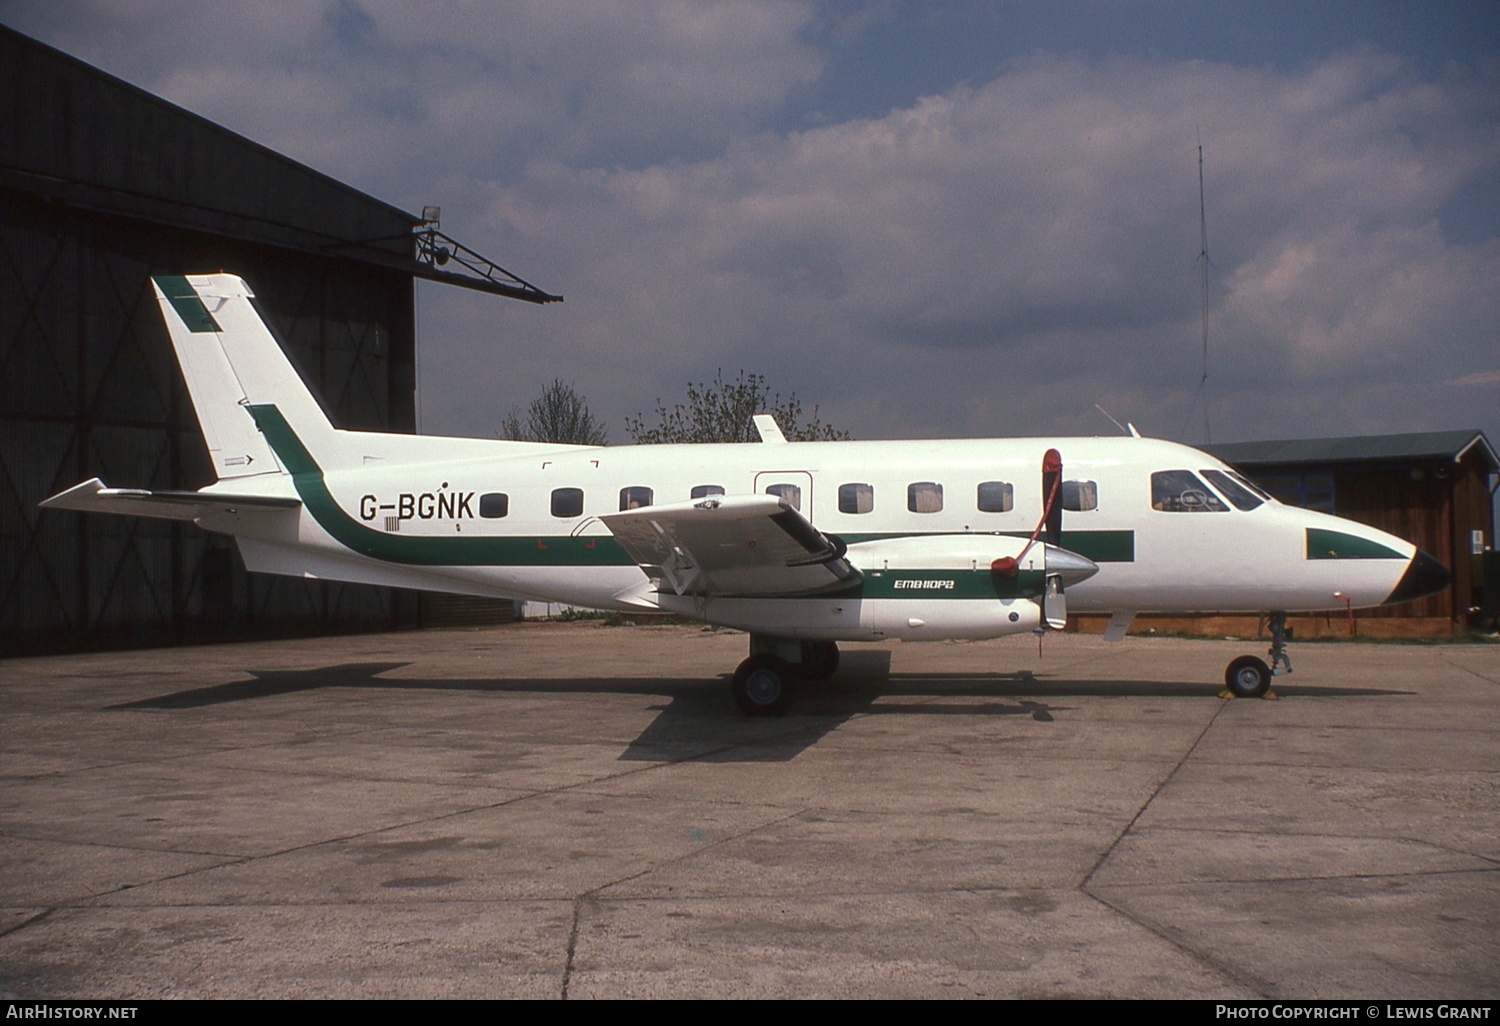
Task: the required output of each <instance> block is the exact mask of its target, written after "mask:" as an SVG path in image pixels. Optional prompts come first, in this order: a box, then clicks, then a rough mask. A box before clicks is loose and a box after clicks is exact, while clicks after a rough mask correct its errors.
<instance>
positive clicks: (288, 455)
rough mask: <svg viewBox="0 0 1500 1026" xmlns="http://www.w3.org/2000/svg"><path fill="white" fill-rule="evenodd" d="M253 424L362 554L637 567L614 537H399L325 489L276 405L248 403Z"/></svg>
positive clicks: (320, 514) (312, 508)
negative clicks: (354, 514)
mask: <svg viewBox="0 0 1500 1026" xmlns="http://www.w3.org/2000/svg"><path fill="white" fill-rule="evenodd" d="M248 409H249V410H250V416H252V417H254V418H255V426H256V427H258V428H260V430H261V433H262V434H264V435H265V436H266V442H267V443H268V444H269V445H270V446H271V451H272V452H274V453H275V454H276V458H277V459H279V460H280V461H281V463H282V466H284V467H286V469H287V471H288V472H289V473H290V474H291V475H292V486H293V487H294V488H296V489H297V494H298V495H299V496H300V497H301V498H302V502H303V504H304V505H305V506H306V507H307V511H308V512H309V513H311V514H312V516H313V519H314V520H316V521H317V522H318V525H319V526H320V527H322V528H323V530H325V531H327V532H328V533H329V534H330V535H332V536H333V538H334V539H335V540H336V541H338V542H339V543H340V544H342V545H344V546H346V547H348V548H349V549H351V550H353V551H354V552H358V553H359V554H360V555H362V556H369V557H371V558H372V559H383V560H385V561H386V562H388V563H404V564H408V565H411V566H635V560H633V559H631V558H630V556H629V555H627V554H626V552H625V550H624V549H623V548H621V547H620V545H619V543H618V542H616V541H615V540H614V538H612V537H594V538H569V537H566V536H564V537H555V536H553V537H536V536H533V537H523V538H493V537H491V538H464V537H454V538H433V537H431V536H428V537H411V536H407V537H402V536H401V535H399V534H388V533H386V532H383V531H376V530H374V529H372V528H369V527H366V526H365V525H364V524H361V523H360V522H359V521H357V520H355V519H354V518H353V517H351V516H350V515H349V514H348V513H346V512H344V509H343V507H342V506H340V505H339V504H338V501H337V500H335V499H334V497H333V495H332V494H331V493H330V492H329V491H328V485H327V484H326V483H325V482H324V480H323V470H322V468H321V467H319V466H318V464H317V461H316V460H314V459H313V457H312V454H311V453H309V452H308V451H307V447H306V446H304V445H303V444H302V440H301V439H299V438H298V437H297V434H296V432H294V431H293V430H292V427H291V425H290V424H288V423H287V422H286V418H285V417H283V416H282V414H281V411H280V410H278V409H277V408H276V407H275V406H271V405H264V406H250V407H248Z"/></svg>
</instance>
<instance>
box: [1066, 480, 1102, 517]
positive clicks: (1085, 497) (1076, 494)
mask: <svg viewBox="0 0 1500 1026" xmlns="http://www.w3.org/2000/svg"><path fill="white" fill-rule="evenodd" d="M1058 491H1059V492H1060V493H1061V494H1060V495H1059V496H1058V497H1059V498H1060V499H1061V500H1062V508H1063V509H1071V510H1074V511H1075V512H1082V511H1083V510H1089V509H1098V508H1099V484H1098V482H1096V481H1064V482H1063V483H1062V487H1061V488H1060V489H1058Z"/></svg>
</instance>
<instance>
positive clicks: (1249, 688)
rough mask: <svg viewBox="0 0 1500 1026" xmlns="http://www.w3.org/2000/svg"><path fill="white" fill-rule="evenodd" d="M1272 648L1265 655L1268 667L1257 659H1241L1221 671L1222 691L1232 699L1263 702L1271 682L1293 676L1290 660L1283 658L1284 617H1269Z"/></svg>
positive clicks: (1284, 651)
mask: <svg viewBox="0 0 1500 1026" xmlns="http://www.w3.org/2000/svg"><path fill="white" fill-rule="evenodd" d="M1270 627H1271V648H1270V651H1268V652H1267V653H1266V654H1267V655H1269V656H1270V657H1271V662H1270V665H1267V664H1266V661H1265V660H1264V659H1260V658H1257V657H1256V656H1249V655H1247V656H1240V657H1239V658H1238V659H1235V660H1234V661H1232V662H1231V663H1230V664H1229V666H1228V668H1227V669H1226V670H1225V671H1224V687H1225V689H1226V690H1227V691H1228V693H1229V696H1230V697H1233V698H1264V697H1265V696H1266V695H1267V694H1269V693H1270V691H1271V678H1272V677H1275V676H1278V675H1280V674H1283V673H1291V672H1292V660H1291V657H1290V656H1288V655H1287V654H1286V614H1285V613H1272V614H1271V616H1270Z"/></svg>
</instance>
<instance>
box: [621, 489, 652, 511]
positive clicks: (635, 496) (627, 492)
mask: <svg viewBox="0 0 1500 1026" xmlns="http://www.w3.org/2000/svg"><path fill="white" fill-rule="evenodd" d="M649 505H651V489H649V488H642V487H639V486H637V487H635V488H621V489H620V508H621V509H640V508H641V507H642V506H649Z"/></svg>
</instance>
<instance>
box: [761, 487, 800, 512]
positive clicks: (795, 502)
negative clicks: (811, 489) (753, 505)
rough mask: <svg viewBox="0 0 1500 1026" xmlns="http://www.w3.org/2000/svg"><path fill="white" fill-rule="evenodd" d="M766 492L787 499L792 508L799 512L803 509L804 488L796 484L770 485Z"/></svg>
mask: <svg viewBox="0 0 1500 1026" xmlns="http://www.w3.org/2000/svg"><path fill="white" fill-rule="evenodd" d="M766 494H767V495H774V496H776V497H777V498H780V499H785V500H786V502H787V504H788V505H789V506H791V507H792V509H795V510H797V511H798V512H801V510H802V489H801V488H800V487H798V486H797V485H794V484H774V485H769V486H767V488H766Z"/></svg>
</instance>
